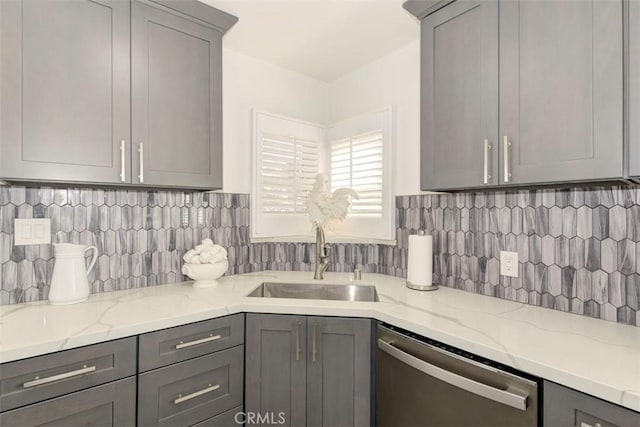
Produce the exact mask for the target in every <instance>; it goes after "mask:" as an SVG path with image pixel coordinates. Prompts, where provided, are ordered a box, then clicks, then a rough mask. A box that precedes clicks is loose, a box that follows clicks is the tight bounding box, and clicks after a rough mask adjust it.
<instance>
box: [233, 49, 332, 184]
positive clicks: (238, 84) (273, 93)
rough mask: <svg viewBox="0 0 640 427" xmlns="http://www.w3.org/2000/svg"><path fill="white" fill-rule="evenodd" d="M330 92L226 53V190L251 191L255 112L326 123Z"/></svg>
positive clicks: (270, 66) (269, 66) (305, 79)
mask: <svg viewBox="0 0 640 427" xmlns="http://www.w3.org/2000/svg"><path fill="white" fill-rule="evenodd" d="M328 93H329V85H328V84H327V83H325V82H321V81H319V80H315V79H313V78H310V77H307V76H304V75H302V74H299V73H296V72H293V71H289V70H286V69H284V68H280V67H278V66H276V65H273V64H269V63H267V62H263V61H260V60H258V59H255V58H252V57H249V56H245V55H242V54H239V53H236V52H234V51H231V50H228V49H225V50H224V51H223V161H224V177H223V179H224V181H223V189H222V191H224V192H225V193H249V192H250V191H251V165H252V163H251V162H252V155H253V153H252V147H253V142H252V131H253V130H252V129H253V118H252V110H253V109H254V108H256V109H258V110H264V111H267V112H269V113H274V114H281V115H284V116H288V117H293V118H297V119H301V120H305V121H309V122H313V123H318V124H326V123H327V117H328V116H327V108H328V98H327V97H328Z"/></svg>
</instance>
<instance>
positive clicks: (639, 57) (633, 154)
mask: <svg viewBox="0 0 640 427" xmlns="http://www.w3.org/2000/svg"><path fill="white" fill-rule="evenodd" d="M627 22H628V23H629V48H628V52H629V74H628V75H629V141H630V148H629V175H630V176H633V177H636V178H638V177H640V1H637V0H634V1H630V2H629V19H628V21H627Z"/></svg>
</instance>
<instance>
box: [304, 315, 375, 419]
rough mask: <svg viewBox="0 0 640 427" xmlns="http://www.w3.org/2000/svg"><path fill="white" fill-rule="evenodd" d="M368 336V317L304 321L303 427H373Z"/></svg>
mask: <svg viewBox="0 0 640 427" xmlns="http://www.w3.org/2000/svg"><path fill="white" fill-rule="evenodd" d="M371 333H372V325H371V320H369V319H351V318H350V319H347V318H339V317H311V316H310V317H308V318H307V336H308V337H309V340H310V343H309V344H308V346H310V347H311V348H310V357H308V358H307V425H308V426H327V427H330V426H370V425H372V424H373V423H372V420H373V416H372V410H373V405H372V404H371V402H372V401H373V399H374V395H373V394H372V393H373V390H374V388H373V387H372V384H371V379H372V372H373V371H372V363H371V356H372V354H373V353H372V348H371V343H372V340H371Z"/></svg>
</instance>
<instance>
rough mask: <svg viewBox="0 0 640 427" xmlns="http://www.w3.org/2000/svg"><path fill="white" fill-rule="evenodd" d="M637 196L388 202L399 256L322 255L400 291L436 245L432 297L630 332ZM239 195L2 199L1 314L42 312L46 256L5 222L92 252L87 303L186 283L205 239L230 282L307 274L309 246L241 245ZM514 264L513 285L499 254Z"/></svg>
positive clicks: (0, 191)
mask: <svg viewBox="0 0 640 427" xmlns="http://www.w3.org/2000/svg"><path fill="white" fill-rule="evenodd" d="M639 202H640V189H636V188H632V187H598V188H573V189H544V190H521V191H508V192H503V191H501V192H477V193H455V194H439V195H416V196H399V197H397V198H396V228H397V230H396V238H397V242H398V244H397V246H394V247H392V246H385V245H371V244H368V245H365V244H334V245H332V247H333V248H332V249H333V250H332V254H331V266H330V271H351V270H352V269H353V268H354V266H355V265H358V266H359V267H360V268H361V269H362V270H363V271H364V272H371V273H383V274H390V275H395V276H399V277H406V265H407V261H406V260H407V249H408V236H409V234H412V233H415V232H416V231H417V230H419V229H424V230H426V231H427V233H430V234H432V235H433V237H434V240H433V242H434V281H435V282H437V283H438V284H440V285H442V286H448V287H453V288H458V289H463V290H466V291H469V292H475V293H481V294H484V295H491V296H495V297H498V298H505V299H511V300H515V301H520V302H524V303H528V304H534V305H540V306H544V307H548V308H552V309H557V310H562V311H568V312H572V313H576V314H583V315H587V316H592V317H597V318H601V319H605V320H610V321H617V322H621V323H626V324H631V325H638V326H640V274H639V272H640V204H639ZM249 215H250V214H249V195H247V194H223V193H197V192H196V193H193V192H175V191H137V190H100V189H73V188H72V189H58V188H56V189H53V188H44V187H43V188H30V187H28V188H25V187H21V186H9V187H0V304H13V303H17V302H27V301H35V300H41V299H46V298H47V295H48V285H49V283H50V279H51V274H52V271H53V262H54V260H53V250H52V246H51V245H40V246H14V245H13V220H14V218H32V217H33V218H51V230H52V234H53V241H54V242H71V243H83V244H89V245H95V246H97V247H98V249H99V252H100V256H99V258H98V262H97V263H96V267H95V269H94V270H93V271H92V272H91V274H90V282H91V284H92V290H93V292H104V291H111V290H117V289H128V288H136V287H143V286H152V285H157V284H163V283H173V282H180V281H183V280H185V278H184V277H183V276H182V274H181V273H180V267H181V265H182V255H183V254H184V252H186V251H187V250H189V249H191V248H192V247H193V246H194V245H195V244H198V243H199V242H200V240H202V239H204V238H207V237H209V238H211V239H212V240H213V241H214V242H215V243H218V244H220V245H222V246H224V247H226V248H227V250H228V253H229V271H228V272H227V274H239V273H246V272H252V271H262V270H300V271H312V269H313V260H314V256H315V247H314V246H315V245H313V244H306V243H256V244H251V243H249V224H250V218H249ZM501 250H508V251H515V252H518V253H519V258H520V260H519V261H520V265H519V277H518V278H506V277H501V276H500V274H499V252H500V251H501Z"/></svg>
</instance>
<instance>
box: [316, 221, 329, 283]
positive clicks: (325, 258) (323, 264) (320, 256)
mask: <svg viewBox="0 0 640 427" xmlns="http://www.w3.org/2000/svg"><path fill="white" fill-rule="evenodd" d="M330 255H331V246H330V245H329V244H327V243H325V239H324V229H323V228H322V226H321V225H317V226H316V272H315V274H314V275H313V278H314V280H322V279H324V277H323V274H324V272H325V271H327V268H329V257H330Z"/></svg>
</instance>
